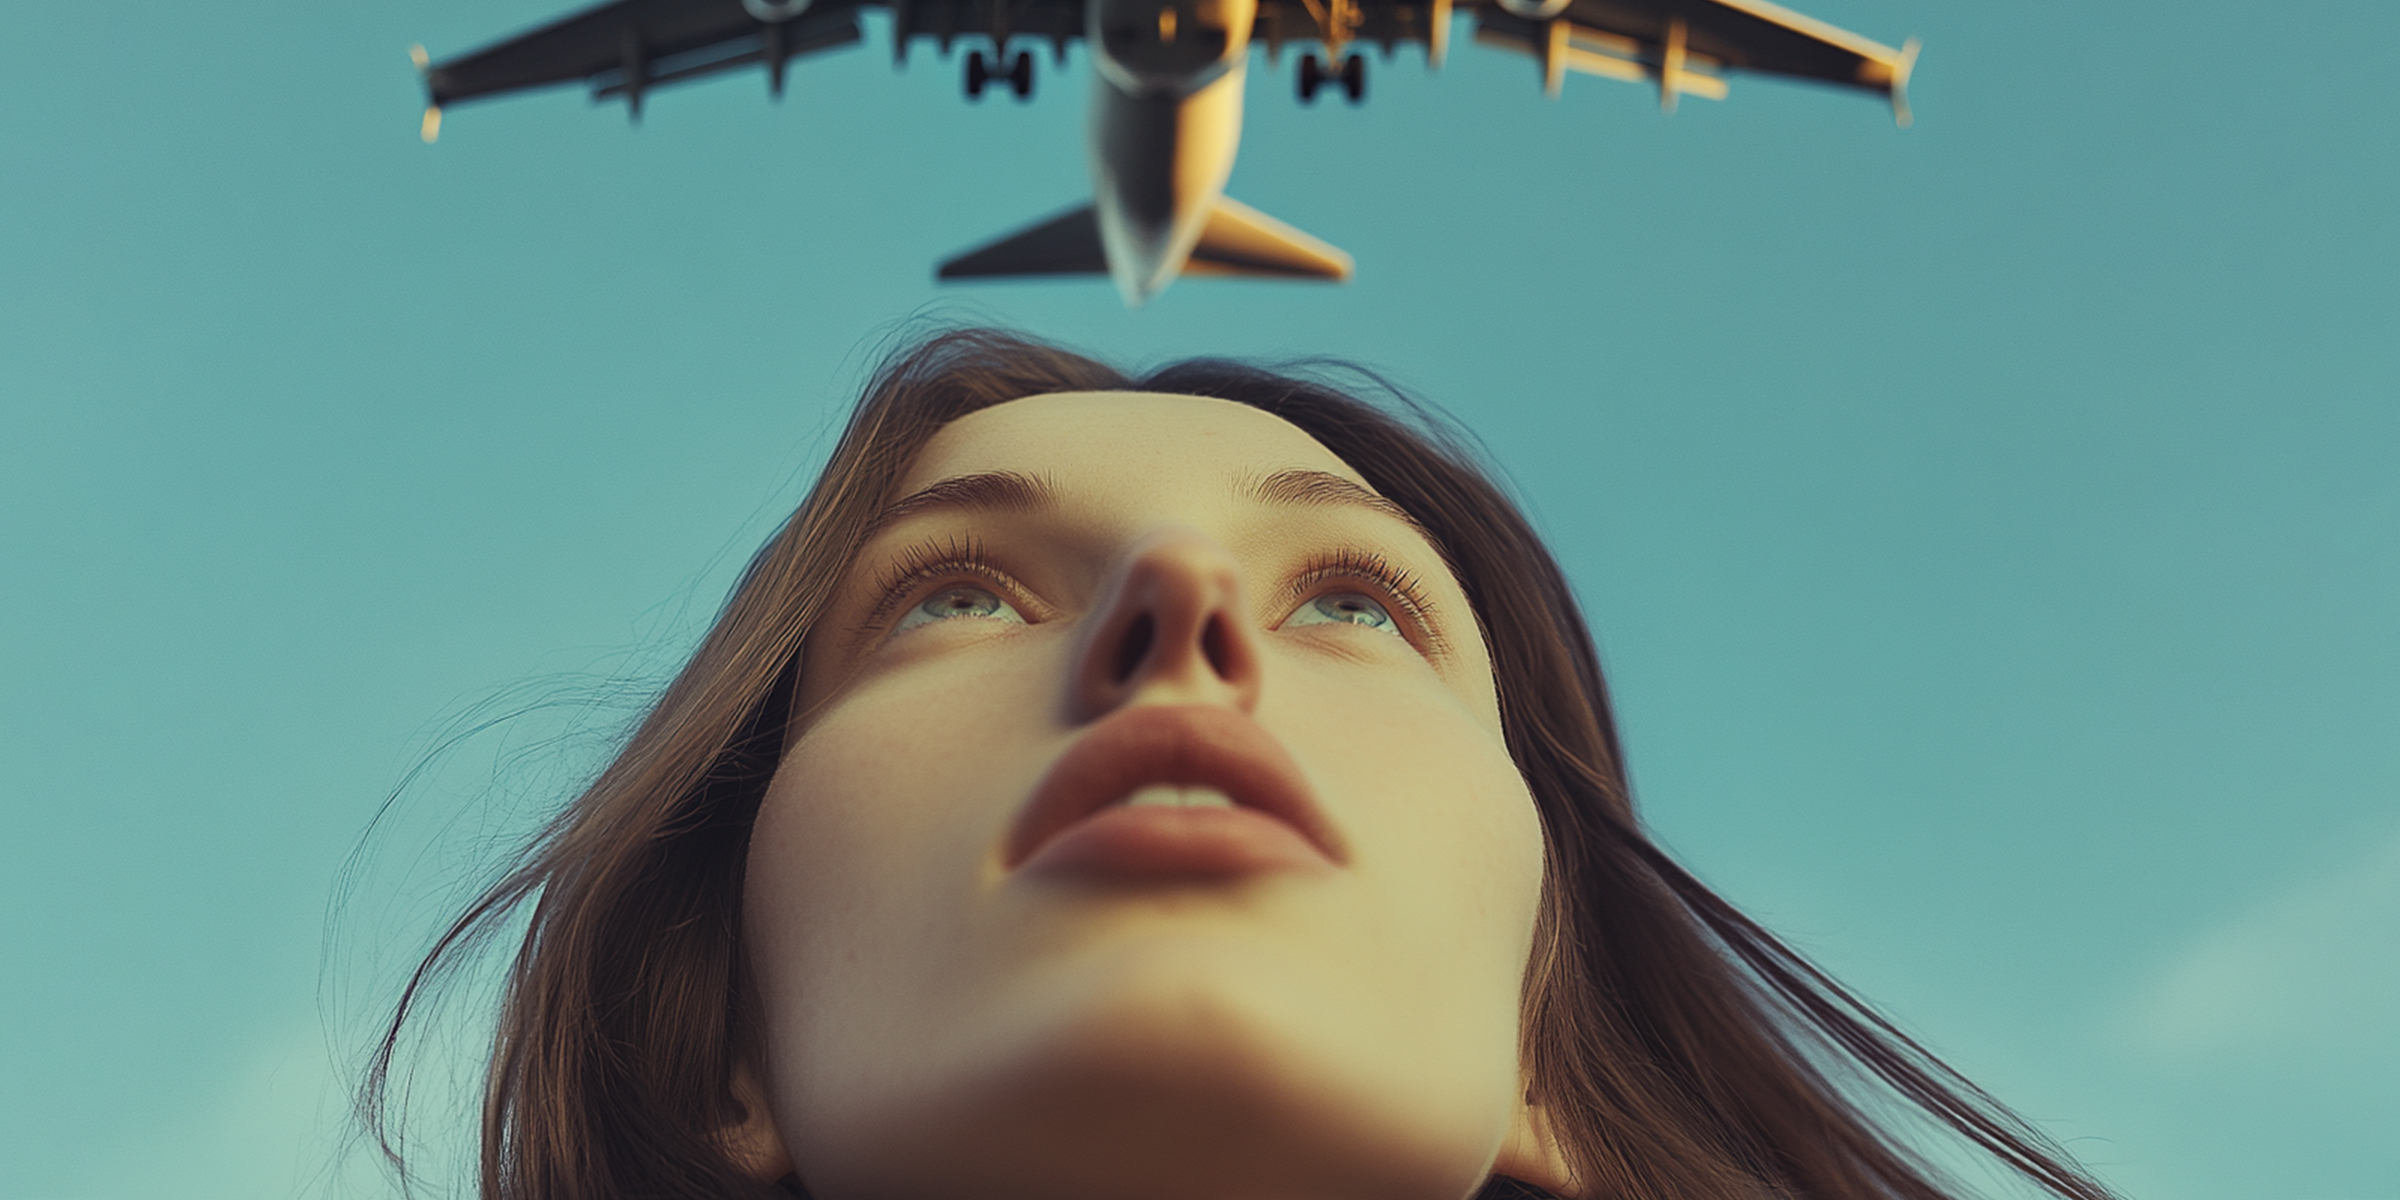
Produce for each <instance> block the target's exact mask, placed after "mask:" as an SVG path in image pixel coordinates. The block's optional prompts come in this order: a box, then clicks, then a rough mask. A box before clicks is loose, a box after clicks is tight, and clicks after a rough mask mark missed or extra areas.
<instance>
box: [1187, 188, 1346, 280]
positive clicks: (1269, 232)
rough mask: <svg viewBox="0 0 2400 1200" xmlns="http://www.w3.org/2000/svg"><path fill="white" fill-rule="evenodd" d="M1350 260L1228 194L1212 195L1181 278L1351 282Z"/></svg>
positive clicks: (1333, 249) (1338, 251)
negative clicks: (1213, 198)
mask: <svg viewBox="0 0 2400 1200" xmlns="http://www.w3.org/2000/svg"><path fill="white" fill-rule="evenodd" d="M1350 269H1351V262H1350V256H1349V255H1348V254H1345V253H1343V252H1342V251H1340V250H1338V249H1335V248H1334V247H1333V246H1331V245H1328V244H1326V243H1325V242H1321V241H1318V240H1317V239H1316V238H1313V237H1310V236H1309V235H1307V234H1305V233H1302V232H1300V231H1299V230H1297V229H1294V228H1292V227H1291V226H1289V225H1286V224H1284V223H1283V222H1281V221H1278V220H1276V219H1275V218H1273V217H1270V216H1268V215H1267V214H1265V213H1262V212H1260V211H1258V210H1257V209H1255V208H1252V207H1250V206H1249V205H1247V204H1243V203H1241V202H1240V201H1238V200H1234V199H1232V198H1230V197H1227V196H1219V197H1217V204H1216V207H1214V208H1212V209H1210V210H1209V212H1208V224H1207V225H1206V226H1204V227H1203V228H1202V229H1201V230H1200V244H1199V245H1197V246H1194V247H1192V258H1191V261H1190V262H1188V263H1185V264H1184V268H1183V273H1184V274H1186V275H1264V276H1269V277H1273V278H1278V279H1331V280H1334V281H1336V282H1339V283H1348V282H1349V281H1350Z"/></svg>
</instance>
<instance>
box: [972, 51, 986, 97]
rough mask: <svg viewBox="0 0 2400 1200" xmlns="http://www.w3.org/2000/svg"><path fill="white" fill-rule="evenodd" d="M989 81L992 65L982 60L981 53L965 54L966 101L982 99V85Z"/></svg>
mask: <svg viewBox="0 0 2400 1200" xmlns="http://www.w3.org/2000/svg"><path fill="white" fill-rule="evenodd" d="M991 81H992V64H991V63H990V62H988V61H986V60H985V59H984V57H983V51H981V50H975V51H971V52H969V53H968V54H967V99H969V100H981V99H983V85H984V84H987V83H990V82H991Z"/></svg>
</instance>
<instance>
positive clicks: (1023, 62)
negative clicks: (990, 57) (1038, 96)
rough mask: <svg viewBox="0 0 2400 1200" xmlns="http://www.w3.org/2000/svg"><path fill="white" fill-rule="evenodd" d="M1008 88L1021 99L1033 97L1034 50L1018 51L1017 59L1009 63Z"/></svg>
mask: <svg viewBox="0 0 2400 1200" xmlns="http://www.w3.org/2000/svg"><path fill="white" fill-rule="evenodd" d="M1008 90H1010V91H1012V92H1015V93H1016V94H1017V99H1019V100H1031V99H1033V52H1032V51H1030V50H1019V51H1017V57H1016V58H1015V60H1014V61H1012V62H1010V63H1009V64H1008Z"/></svg>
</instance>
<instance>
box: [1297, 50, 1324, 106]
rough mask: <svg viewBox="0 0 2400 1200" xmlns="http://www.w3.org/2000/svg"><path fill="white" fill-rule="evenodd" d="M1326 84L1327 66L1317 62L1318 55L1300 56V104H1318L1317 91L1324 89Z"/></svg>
mask: <svg viewBox="0 0 2400 1200" xmlns="http://www.w3.org/2000/svg"><path fill="white" fill-rule="evenodd" d="M1325 83H1326V77H1325V64H1324V63H1321V62H1319V61H1317V56H1316V55H1314V54H1303V55H1301V56H1300V103H1302V104H1314V103H1316V102H1317V89H1318V88H1320V87H1323V86H1324V85H1325Z"/></svg>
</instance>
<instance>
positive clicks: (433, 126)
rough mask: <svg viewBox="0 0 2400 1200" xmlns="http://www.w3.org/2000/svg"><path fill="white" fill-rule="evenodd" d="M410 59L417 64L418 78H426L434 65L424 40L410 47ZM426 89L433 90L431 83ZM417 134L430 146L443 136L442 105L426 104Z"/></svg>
mask: <svg viewBox="0 0 2400 1200" xmlns="http://www.w3.org/2000/svg"><path fill="white" fill-rule="evenodd" d="M408 61H410V62H412V63H415V64H416V65H417V78H418V79H420V80H422V79H424V78H425V76H426V72H427V71H429V70H431V69H432V67H433V59H432V58H431V57H429V56H427V55H426V53H425V43H423V42H418V43H416V44H414V45H412V46H410V47H409V48H408ZM426 90H427V91H428V92H429V93H430V92H431V90H432V89H431V87H430V85H429V86H428V87H427V89H426ZM417 136H418V137H420V138H423V139H424V140H425V144H426V145H428V146H430V145H432V144H433V143H434V142H435V141H437V140H438V139H440V137H441V136H442V106H441V105H439V104H427V105H426V106H425V119H424V120H423V121H421V122H419V123H418V125H417Z"/></svg>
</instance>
